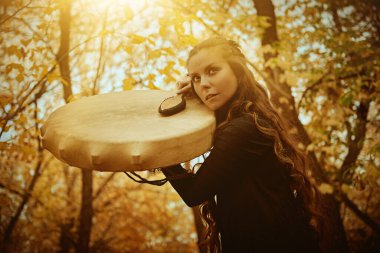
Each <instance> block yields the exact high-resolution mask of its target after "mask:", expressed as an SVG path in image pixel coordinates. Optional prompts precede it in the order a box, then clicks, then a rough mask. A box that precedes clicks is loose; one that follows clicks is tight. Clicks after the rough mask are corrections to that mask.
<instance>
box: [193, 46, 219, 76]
mask: <svg viewBox="0 0 380 253" xmlns="http://www.w3.org/2000/svg"><path fill="white" fill-rule="evenodd" d="M212 63H219V64H224V63H225V60H224V58H223V54H222V49H221V48H218V47H213V48H204V49H201V50H200V51H199V52H197V53H196V54H194V55H193V56H191V58H190V59H189V62H188V65H187V69H188V72H189V74H192V73H199V72H202V71H203V70H204V69H205V68H206V67H207V66H208V65H210V64H212Z"/></svg>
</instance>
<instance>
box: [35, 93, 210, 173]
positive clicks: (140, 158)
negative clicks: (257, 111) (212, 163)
mask: <svg viewBox="0 0 380 253" xmlns="http://www.w3.org/2000/svg"><path fill="white" fill-rule="evenodd" d="M174 95H175V92H173V91H159V90H133V91H124V92H113V93H107V94H101V95H96V96H91V97H86V98H82V99H80V100H76V101H74V102H71V103H69V104H66V105H64V106H62V107H60V108H58V109H57V110H55V111H54V112H53V113H52V114H51V115H50V116H49V117H48V119H47V121H46V122H45V124H44V125H43V127H42V128H41V133H42V143H43V147H44V148H45V149H47V150H49V151H50V152H51V153H52V154H53V155H54V156H55V157H56V158H58V159H59V160H61V161H63V162H65V163H67V164H69V165H71V166H75V167H79V168H83V169H91V170H99V171H138V170H149V169H154V168H161V167H165V166H169V165H173V164H178V163H181V162H184V161H188V160H191V159H193V158H195V157H197V156H199V155H201V154H203V153H205V152H206V151H208V150H209V149H210V148H211V146H212V139H213V133H214V131H215V124H216V122H215V117H214V113H213V111H212V110H210V109H209V108H207V107H206V106H205V105H204V104H203V103H202V102H201V101H200V100H198V99H196V98H192V99H187V100H186V103H187V106H186V109H185V110H183V111H181V112H179V113H177V114H174V115H172V116H167V117H166V116H162V115H161V114H160V113H159V112H158V107H159V105H160V103H161V102H162V101H163V100H164V99H165V98H167V97H170V96H174Z"/></svg>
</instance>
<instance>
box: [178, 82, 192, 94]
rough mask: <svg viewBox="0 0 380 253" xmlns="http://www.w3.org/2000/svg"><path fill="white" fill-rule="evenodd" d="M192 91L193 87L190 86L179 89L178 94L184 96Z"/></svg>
mask: <svg viewBox="0 0 380 253" xmlns="http://www.w3.org/2000/svg"><path fill="white" fill-rule="evenodd" d="M190 91H191V85H190V84H188V85H186V86H184V87H182V88H180V89H178V90H177V91H176V92H177V94H182V93H187V92H190Z"/></svg>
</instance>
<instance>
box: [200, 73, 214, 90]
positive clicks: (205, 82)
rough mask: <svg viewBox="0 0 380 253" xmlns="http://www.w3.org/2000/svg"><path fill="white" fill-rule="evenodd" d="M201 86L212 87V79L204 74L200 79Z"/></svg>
mask: <svg viewBox="0 0 380 253" xmlns="http://www.w3.org/2000/svg"><path fill="white" fill-rule="evenodd" d="M200 87H202V88H206V89H207V88H210V87H211V86H210V80H209V78H208V77H207V76H202V77H201V81H200Z"/></svg>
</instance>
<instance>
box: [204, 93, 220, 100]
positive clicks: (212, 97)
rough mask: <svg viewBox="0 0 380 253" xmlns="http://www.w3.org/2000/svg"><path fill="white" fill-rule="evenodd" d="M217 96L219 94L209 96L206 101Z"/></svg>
mask: <svg viewBox="0 0 380 253" xmlns="http://www.w3.org/2000/svg"><path fill="white" fill-rule="evenodd" d="M216 95H218V94H208V95H207V96H206V101H207V100H209V99H210V98H213V97H215V96H216Z"/></svg>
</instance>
